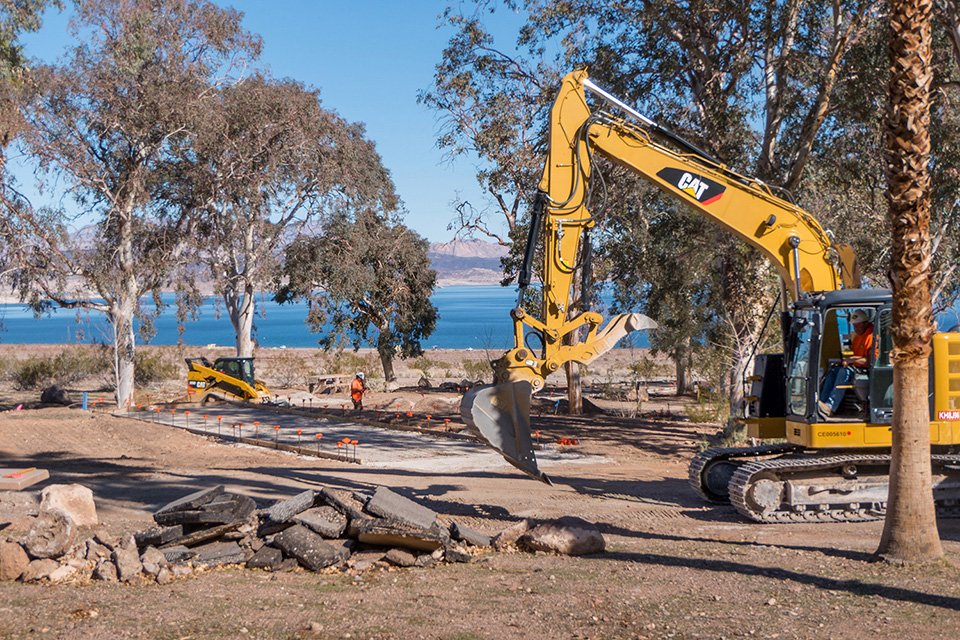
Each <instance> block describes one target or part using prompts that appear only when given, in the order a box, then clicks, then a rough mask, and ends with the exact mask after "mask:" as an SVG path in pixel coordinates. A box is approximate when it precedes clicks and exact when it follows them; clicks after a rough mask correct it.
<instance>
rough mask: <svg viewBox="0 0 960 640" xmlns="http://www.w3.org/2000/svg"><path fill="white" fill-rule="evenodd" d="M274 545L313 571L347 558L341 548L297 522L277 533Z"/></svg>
mask: <svg viewBox="0 0 960 640" xmlns="http://www.w3.org/2000/svg"><path fill="white" fill-rule="evenodd" d="M273 545H274V546H275V547H277V548H278V549H280V550H281V551H283V552H284V553H285V554H287V555H288V556H290V557H291V558H296V559H297V561H298V562H299V563H300V564H301V565H303V566H304V567H305V568H307V569H310V570H311V571H319V570H320V569H323V568H324V567H329V566H332V565H335V564H339V563H340V562H343V561H344V560H346V558H345V557H344V554H343V552H342V550H341V549H337V548H336V547H334V546H332V545H330V544H328V543H327V542H326V541H325V540H324V539H323V538H321V537H320V535H319V534H317V533H314V532H313V531H311V530H310V529H308V528H306V527H305V526H303V525H300V524H296V525H293V526H292V527H290V528H289V529H285V530H283V531H282V532H280V533H278V534H277V537H276V538H274V540H273Z"/></svg>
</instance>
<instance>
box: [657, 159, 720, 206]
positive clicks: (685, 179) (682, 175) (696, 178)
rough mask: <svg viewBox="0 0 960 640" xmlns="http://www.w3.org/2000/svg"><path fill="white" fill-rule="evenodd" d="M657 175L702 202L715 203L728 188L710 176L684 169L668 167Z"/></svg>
mask: <svg viewBox="0 0 960 640" xmlns="http://www.w3.org/2000/svg"><path fill="white" fill-rule="evenodd" d="M657 177H658V178H660V179H662V180H663V181H664V182H666V183H668V184H671V185H673V186H674V187H676V188H677V189H680V191H683V192H684V193H686V194H687V195H688V196H690V197H691V198H694V199H695V200H696V201H697V202H699V203H700V204H704V205H706V204H713V203H714V202H716V201H717V200H719V199H720V196H722V195H723V192H724V191H726V190H727V188H726V187H725V186H723V185H722V184H720V183H717V182H714V181H713V180H711V179H710V178H705V177H703V176H700V175H697V174H695V173H690V172H689V171H684V170H683V169H674V168H673V167H666V168H664V169H661V170H660V172H659V173H657Z"/></svg>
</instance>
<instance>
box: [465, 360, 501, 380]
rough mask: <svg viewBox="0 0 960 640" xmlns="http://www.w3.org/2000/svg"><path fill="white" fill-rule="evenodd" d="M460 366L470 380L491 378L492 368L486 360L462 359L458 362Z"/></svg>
mask: <svg viewBox="0 0 960 640" xmlns="http://www.w3.org/2000/svg"><path fill="white" fill-rule="evenodd" d="M460 368H461V369H463V372H464V373H465V374H466V376H467V379H468V380H471V381H476V380H490V379H491V378H493V369H491V368H490V363H489V362H487V361H486V360H464V361H463V362H461V363H460Z"/></svg>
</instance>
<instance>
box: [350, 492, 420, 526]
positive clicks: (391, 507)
mask: <svg viewBox="0 0 960 640" xmlns="http://www.w3.org/2000/svg"><path fill="white" fill-rule="evenodd" d="M366 510H367V512H369V513H372V514H374V515H377V516H380V517H382V518H393V519H394V520H400V521H402V522H406V523H409V524H412V525H414V526H416V527H422V528H423V529H429V528H430V527H432V526H433V525H434V524H436V522H437V512H436V511H433V510H432V509H428V508H427V507H425V506H423V505H421V504H418V503H416V502H414V501H413V500H410V499H409V498H405V497H404V496H401V495H400V494H399V493H396V492H394V491H391V490H390V489H388V488H386V487H377V489H376V491H374V492H373V497H372V498H370V501H369V502H368V503H367V505H366Z"/></svg>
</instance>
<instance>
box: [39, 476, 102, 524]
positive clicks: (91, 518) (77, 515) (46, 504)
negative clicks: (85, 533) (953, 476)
mask: <svg viewBox="0 0 960 640" xmlns="http://www.w3.org/2000/svg"><path fill="white" fill-rule="evenodd" d="M40 511H63V512H64V513H66V514H67V515H69V516H70V518H72V519H73V523H74V524H75V525H77V526H78V527H93V526H96V524H97V523H98V522H99V519H98V518H97V506H96V505H95V504H94V502H93V491H91V490H90V489H88V488H87V487H85V486H83V485H80V484H52V485H50V486H48V487H46V488H45V489H44V490H43V491H41V492H40Z"/></svg>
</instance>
